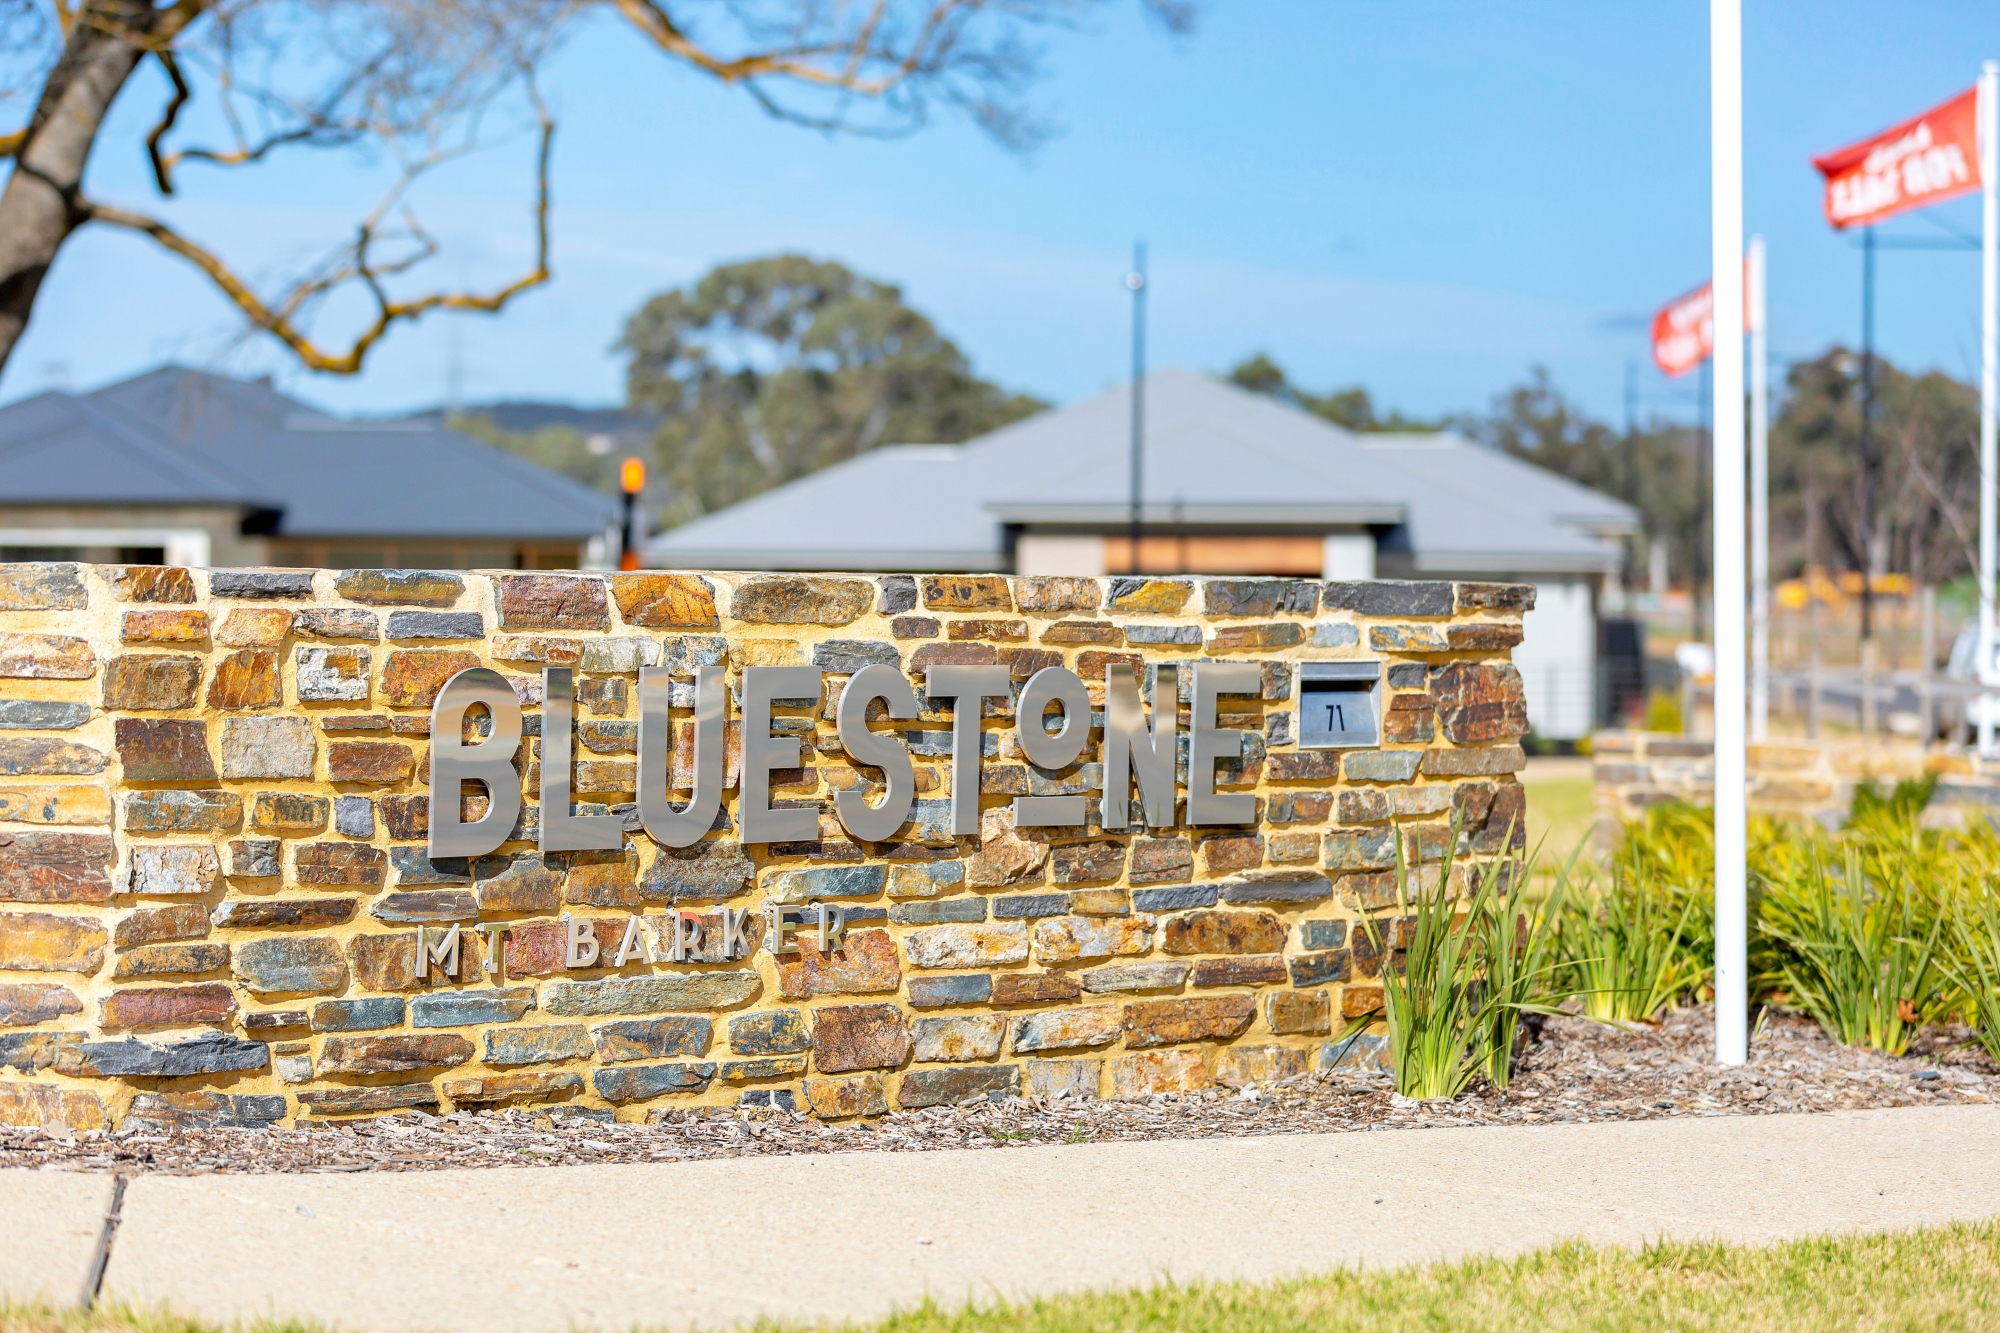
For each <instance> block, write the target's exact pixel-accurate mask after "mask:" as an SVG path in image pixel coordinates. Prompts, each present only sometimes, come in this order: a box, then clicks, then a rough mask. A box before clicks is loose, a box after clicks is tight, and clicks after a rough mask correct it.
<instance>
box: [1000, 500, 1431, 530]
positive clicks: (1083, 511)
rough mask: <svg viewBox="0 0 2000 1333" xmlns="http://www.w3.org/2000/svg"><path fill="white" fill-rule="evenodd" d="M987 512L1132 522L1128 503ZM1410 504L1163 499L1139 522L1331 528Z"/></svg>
mask: <svg viewBox="0 0 2000 1333" xmlns="http://www.w3.org/2000/svg"><path fill="white" fill-rule="evenodd" d="M985 509H986V512H988V513H990V514H992V515H993V516H994V517H995V518H998V519H999V520H1000V521H1001V522H1002V523H1019V524H1027V523H1047V524H1062V525H1066V526H1109V527H1122V526H1123V525H1124V524H1127V523H1130V522H1131V521H1132V510H1131V508H1130V506H1128V505H1124V504H1117V503H1112V504H1034V503H1025V504H1022V503H1013V502H1010V501H1005V500H1001V501H995V502H993V503H991V504H988V505H986V506H985ZM1408 517H1409V511H1408V509H1407V507H1406V506H1404V505H1400V504H1389V503H1383V502H1369V503H1362V504H1333V505H1327V504H1306V505H1292V504H1159V503H1157V502H1155V503H1148V504H1146V505H1143V506H1141V507H1140V511H1139V521H1140V522H1142V523H1148V524H1156V525H1157V524H1167V525H1172V524H1188V525H1193V524H1200V525H1202V526H1209V527H1212V526H1215V525H1217V524H1254V525H1258V526H1262V527H1327V526H1353V525H1358V524H1396V523H1403V522H1406V521H1407V520H1408Z"/></svg>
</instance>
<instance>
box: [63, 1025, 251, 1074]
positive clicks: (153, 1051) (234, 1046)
mask: <svg viewBox="0 0 2000 1333" xmlns="http://www.w3.org/2000/svg"><path fill="white" fill-rule="evenodd" d="M77 1053H78V1055H79V1056H80V1057H81V1060H82V1067H81V1068H80V1069H79V1070H78V1072H79V1073H83V1074H87V1075H94V1076H96V1077H98V1078H185V1077H187V1076H188V1075H190V1074H228V1073H234V1072H236V1071H239V1070H251V1069H262V1068H264V1066H265V1065H267V1064H269V1063H270V1060H271V1048H270V1047H269V1046H267V1045H265V1044H264V1043H263V1042H261V1041H244V1040H242V1039H241V1038H240V1037H230V1036H226V1035H224V1034H223V1033H220V1032H204V1033H202V1034H201V1035H200V1036H197V1037H190V1038H188V1039H187V1040H186V1041H178V1042H173V1043H171V1044H169V1045H165V1046H155V1045H153V1044H151V1043H150V1042H143V1041H140V1040H139V1039H138V1038H137V1037H127V1038H126V1039H125V1040H124V1041H87V1042H84V1043H83V1044H82V1045H81V1046H79V1047H77Z"/></svg>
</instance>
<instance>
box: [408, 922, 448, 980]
mask: <svg viewBox="0 0 2000 1333" xmlns="http://www.w3.org/2000/svg"><path fill="white" fill-rule="evenodd" d="M432 964H436V965H437V969H438V971H440V972H442V973H444V974H445V975H446V976H448V977H451V978H452V979H454V980H456V979H457V977H458V924H457V923H456V922H454V923H453V924H452V927H451V929H450V930H448V931H446V932H445V933H444V936H443V938H441V939H440V940H439V941H438V942H437V943H436V944H432V943H431V942H430V932H429V930H428V929H427V928H425V927H423V926H418V927H417V977H418V979H420V980H422V979H427V978H429V976H430V974H431V965H432Z"/></svg>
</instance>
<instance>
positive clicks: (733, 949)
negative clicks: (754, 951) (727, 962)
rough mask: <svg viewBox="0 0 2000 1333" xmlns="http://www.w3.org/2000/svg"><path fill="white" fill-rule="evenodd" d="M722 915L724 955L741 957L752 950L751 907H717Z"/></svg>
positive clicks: (728, 957)
mask: <svg viewBox="0 0 2000 1333" xmlns="http://www.w3.org/2000/svg"><path fill="white" fill-rule="evenodd" d="M717 911H718V914H719V915H720V917H721V923H720V924H721V934H722V957H723V958H724V959H730V958H741V957H743V956H744V955H745V954H747V953H749V952H750V932H749V929H748V927H749V924H750V909H749V908H747V907H723V908H719V909H717Z"/></svg>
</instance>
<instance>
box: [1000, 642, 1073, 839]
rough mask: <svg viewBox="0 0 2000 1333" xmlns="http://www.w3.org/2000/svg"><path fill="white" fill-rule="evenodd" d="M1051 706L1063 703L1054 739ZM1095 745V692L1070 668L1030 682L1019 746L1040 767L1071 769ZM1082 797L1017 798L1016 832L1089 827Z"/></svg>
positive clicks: (1018, 719) (1017, 716) (1019, 710)
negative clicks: (1046, 717)
mask: <svg viewBox="0 0 2000 1333" xmlns="http://www.w3.org/2000/svg"><path fill="white" fill-rule="evenodd" d="M1050 704H1061V705H1062V715H1063V724H1062V730H1060V731H1058V732H1055V733H1054V734H1053V735H1051V734H1050V732H1049V730H1048V726H1047V724H1046V723H1045V722H1044V721H1043V717H1044V715H1045V714H1046V713H1047V711H1048V707H1049V705H1050ZM1089 740H1090V689H1089V687H1087V686H1086V685H1085V684H1084V683H1083V678H1082V677H1080V676H1078V675H1077V674H1076V673H1075V672H1074V671H1071V670H1070V669H1069V668H1068V667H1060V666H1052V667H1043V668H1042V669H1041V670H1040V671H1037V672H1036V673H1035V674H1034V675H1032V676H1030V677H1028V683H1027V684H1026V685H1025V686H1023V687H1022V689H1021V701H1020V702H1019V703H1018V704H1016V705H1015V706H1014V743H1015V744H1016V745H1018V746H1020V747H1021V753H1022V754H1024V755H1026V756H1027V757H1028V762H1029V763H1031V764H1033V765H1035V766H1036V767H1037V768H1066V767H1068V766H1069V765H1071V764H1073V763H1075V762H1076V761H1077V758H1078V757H1079V756H1080V755H1082V753H1083V747H1084V746H1085V744H1087V743H1088V742H1089ZM1084 817H1085V808H1084V798H1083V797H1082V796H1016V797H1015V798H1014V826H1015V827H1016V828H1063V827H1067V826H1071V825H1080V824H1082V823H1083V822H1084Z"/></svg>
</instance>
